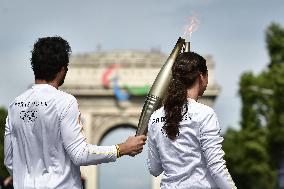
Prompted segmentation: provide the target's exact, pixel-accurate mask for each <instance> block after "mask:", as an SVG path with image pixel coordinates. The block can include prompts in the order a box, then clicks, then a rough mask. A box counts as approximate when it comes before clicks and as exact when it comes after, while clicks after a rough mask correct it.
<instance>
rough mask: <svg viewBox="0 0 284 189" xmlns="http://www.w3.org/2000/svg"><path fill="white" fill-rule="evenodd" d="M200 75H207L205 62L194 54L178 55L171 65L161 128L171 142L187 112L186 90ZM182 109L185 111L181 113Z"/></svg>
mask: <svg viewBox="0 0 284 189" xmlns="http://www.w3.org/2000/svg"><path fill="white" fill-rule="evenodd" d="M200 73H201V74H207V66H206V60H205V59H204V58H203V57H202V56H200V55H198V54H196V53H194V52H185V53H182V54H180V55H179V56H178V57H177V59H176V61H175V62H174V64H173V67H172V76H173V79H172V81H171V83H170V86H169V89H168V93H167V96H166V98H165V102H164V109H165V125H164V127H163V128H164V129H165V131H166V134H167V136H168V137H169V138H170V139H172V140H174V139H175V138H176V137H177V135H178V134H179V122H180V121H181V120H182V117H183V116H184V115H185V114H186V113H187V111H188V107H187V89H188V88H190V87H191V86H192V85H193V84H194V82H195V80H196V79H197V77H198V76H199V74H200ZM184 108H185V111H183V110H184ZM183 112H184V113H183Z"/></svg>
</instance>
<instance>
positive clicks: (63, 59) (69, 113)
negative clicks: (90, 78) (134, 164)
mask: <svg viewBox="0 0 284 189" xmlns="http://www.w3.org/2000/svg"><path fill="white" fill-rule="evenodd" d="M70 53H71V49H70V46H69V44H68V42H67V41H65V40H64V39H62V38H61V37H46V38H40V39H38V41H37V42H36V43H35V44H34V49H33V51H32V58H31V66H32V69H33V71H34V75H35V84H34V85H33V86H32V87H31V88H30V89H28V90H27V91H26V92H24V93H23V94H21V95H20V96H18V97H17V98H16V99H15V100H14V101H13V102H12V103H11V105H10V106H9V108H8V117H7V120H6V126H5V160H4V163H5V165H6V167H7V169H8V170H9V172H10V174H11V175H12V176H13V182H14V183H13V184H14V188H15V189H35V188H36V189H50V188H60V189H73V188H74V189H77V188H81V187H82V186H81V181H80V166H81V165H96V164H100V163H108V162H113V161H115V160H116V159H117V158H118V157H120V156H123V155H130V156H135V155H136V154H138V153H140V152H141V151H142V149H143V145H144V144H145V140H146V136H137V137H129V138H128V139H127V140H126V141H125V142H124V143H121V144H118V145H112V146H97V145H92V144H88V143H87V142H86V138H85V136H84V133H83V127H82V125H81V124H80V112H79V110H78V103H77V101H76V99H75V97H74V96H72V95H70V94H67V93H65V92H62V91H60V90H58V87H59V86H61V85H62V84H63V82H64V78H65V76H66V73H67V71H68V63H69V55H70Z"/></svg>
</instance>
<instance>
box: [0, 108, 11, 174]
mask: <svg viewBox="0 0 284 189" xmlns="http://www.w3.org/2000/svg"><path fill="white" fill-rule="evenodd" d="M6 117H7V111H6V110H5V109H4V108H0V133H1V134H0V161H1V163H0V176H3V177H7V176H9V173H8V171H7V169H6V167H5V166H4V163H3V162H4V131H5V123H6Z"/></svg>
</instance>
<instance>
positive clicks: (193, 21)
mask: <svg viewBox="0 0 284 189" xmlns="http://www.w3.org/2000/svg"><path fill="white" fill-rule="evenodd" d="M189 21H190V24H188V25H186V26H185V31H184V34H183V38H188V37H189V39H190V38H191V34H192V32H194V31H195V30H196V29H197V27H198V25H199V20H198V19H197V16H196V15H195V14H193V15H192V16H190V17H189Z"/></svg>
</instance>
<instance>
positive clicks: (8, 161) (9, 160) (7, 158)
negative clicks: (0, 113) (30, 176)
mask: <svg viewBox="0 0 284 189" xmlns="http://www.w3.org/2000/svg"><path fill="white" fill-rule="evenodd" d="M11 135H12V132H11V124H10V119H9V117H8V116H7V118H6V124H5V136H4V164H5V166H6V168H7V170H8V172H9V173H10V175H11V176H13V146H12V136H11Z"/></svg>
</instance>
